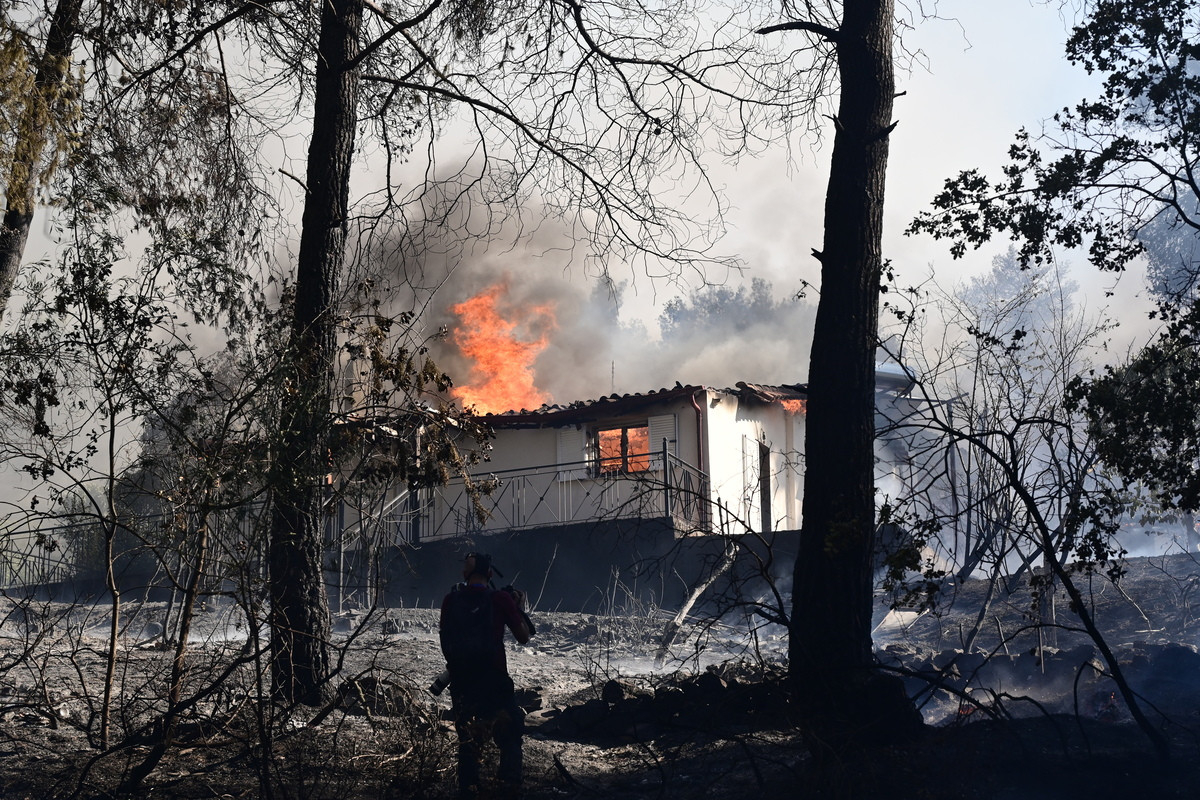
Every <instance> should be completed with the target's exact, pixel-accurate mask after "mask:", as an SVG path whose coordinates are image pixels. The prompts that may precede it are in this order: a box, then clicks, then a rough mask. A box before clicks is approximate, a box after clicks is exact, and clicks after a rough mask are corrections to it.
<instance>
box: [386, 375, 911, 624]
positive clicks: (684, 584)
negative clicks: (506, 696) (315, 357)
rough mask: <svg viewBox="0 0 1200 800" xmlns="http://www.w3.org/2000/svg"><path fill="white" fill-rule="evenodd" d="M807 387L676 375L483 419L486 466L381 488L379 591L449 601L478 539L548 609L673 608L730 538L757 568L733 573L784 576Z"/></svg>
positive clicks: (890, 378) (796, 502)
mask: <svg viewBox="0 0 1200 800" xmlns="http://www.w3.org/2000/svg"><path fill="white" fill-rule="evenodd" d="M906 388H907V379H906V378H905V377H904V375H903V372H902V371H899V372H896V371H891V370H888V369H886V368H881V370H880V373H879V390H880V393H881V394H882V395H886V396H888V397H891V398H895V397H896V396H897V395H898V394H901V393H902V392H903V391H904V389H906ZM806 398H807V392H806V387H805V386H804V385H803V384H788V385H763V384H753V383H745V382H739V383H737V384H736V386H734V387H732V388H724V389H718V388H713V387H708V386H684V385H682V384H678V383H677V384H676V385H675V386H674V387H673V388H662V389H658V390H655V391H648V392H644V393H637V394H624V395H616V394H614V395H609V396H607V397H601V398H599V399H596V400H586V401H581V402H576V403H570V404H567V405H547V406H543V407H542V408H539V409H536V410H533V411H529V410H521V411H512V412H507V413H503V414H494V415H488V416H486V417H484V419H485V421H486V422H487V424H488V425H489V426H490V427H491V428H492V429H493V430H494V431H495V438H494V440H493V442H492V449H491V452H490V454H489V458H488V460H487V461H486V462H485V467H486V469H485V470H481V471H477V472H476V473H475V474H473V475H472V476H470V478H469V479H468V480H454V481H451V482H450V483H449V484H448V485H446V486H442V487H437V488H435V489H425V490H421V491H420V492H416V493H409V492H407V490H405V489H403V488H398V489H397V490H396V492H395V494H394V495H392V496H391V497H389V498H385V499H383V500H381V506H380V509H381V511H384V510H385V509H388V510H386V511H384V513H385V514H387V515H388V525H387V527H388V529H390V530H393V531H395V536H396V540H395V542H394V550H393V552H392V553H391V554H390V557H389V558H387V559H385V566H384V568H383V569H382V570H381V571H380V572H379V576H380V580H381V587H380V588H381V590H382V594H383V597H382V598H380V599H379V601H380V602H384V603H385V604H404V605H413V604H417V605H427V604H431V603H434V602H436V601H438V600H440V598H441V595H442V594H443V593H444V592H445V591H446V588H447V587H448V586H449V584H450V583H452V582H453V580H454V579H455V577H456V573H455V569H456V566H457V562H458V559H459V558H460V557H461V555H463V554H465V553H467V552H470V551H472V550H480V551H485V552H489V553H491V554H492V555H493V556H494V557H495V559H496V563H497V566H498V567H499V569H501V570H502V571H504V579H505V580H506V581H515V582H516V583H518V584H519V585H520V586H522V587H523V588H526V589H527V590H529V591H530V592H531V594H532V596H533V597H534V598H535V600H536V599H538V598H539V597H540V599H541V602H542V605H543V607H551V608H554V607H560V608H563V609H572V610H607V609H605V608H604V606H605V605H608V606H612V605H613V604H614V603H616V602H617V601H625V602H628V603H639V604H652V605H655V606H660V607H661V606H672V605H676V604H677V603H678V602H679V599H680V598H682V597H683V596H685V595H686V594H687V593H688V592H689V591H691V590H692V588H693V587H694V586H696V585H699V584H703V583H704V582H705V581H706V580H707V579H708V577H709V576H711V575H712V574H713V573H714V571H716V570H719V571H721V572H723V573H729V570H730V564H729V563H728V558H727V557H726V554H727V553H728V551H729V542H731V541H736V542H737V543H738V545H739V546H738V548H737V549H738V550H739V552H740V553H741V554H742V555H744V556H745V557H746V558H747V559H748V561H749V563H750V564H751V565H752V570H757V571H758V572H759V573H760V574H758V575H748V576H739V575H737V574H736V572H737V570H733V571H732V573H730V574H729V575H728V576H729V577H731V578H732V579H733V580H734V581H735V582H737V581H740V582H742V583H743V584H744V585H746V586H749V585H750V584H754V583H758V582H763V581H766V580H769V579H776V578H785V577H786V576H788V575H790V573H791V563H792V560H793V559H794V554H795V551H796V545H797V542H796V538H797V536H796V531H798V530H799V528H800V521H801V501H802V488H803V469H804V453H803V448H804V425H805V414H804V411H805V404H806ZM884 402H893V400H885V401H884ZM472 487H474V489H476V490H477V489H483V490H484V491H483V492H482V493H480V492H478V491H474V490H473V489H472ZM767 573H769V574H767ZM761 588H762V587H758V589H756V590H761ZM612 610H616V609H612Z"/></svg>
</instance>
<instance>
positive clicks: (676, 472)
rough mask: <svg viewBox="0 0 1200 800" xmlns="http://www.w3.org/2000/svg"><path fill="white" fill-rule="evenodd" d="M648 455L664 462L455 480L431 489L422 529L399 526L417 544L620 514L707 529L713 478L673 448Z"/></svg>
mask: <svg viewBox="0 0 1200 800" xmlns="http://www.w3.org/2000/svg"><path fill="white" fill-rule="evenodd" d="M644 455H646V456H647V457H648V458H652V459H654V462H655V465H656V466H657V467H658V468H657V469H651V470H647V471H644V472H619V471H607V472H601V471H599V469H598V467H597V464H596V462H595V461H594V460H591V461H577V462H570V463H565V464H546V465H541V466H534V467H524V468H521V469H512V470H499V471H496V472H488V473H477V474H474V475H471V476H470V477H469V478H468V479H466V480H462V479H458V480H454V481H451V482H450V483H449V484H447V485H445V486H441V487H438V488H436V489H433V490H430V491H428V492H427V493H426V498H425V500H424V502H423V503H422V504H421V513H420V516H421V523H420V526H419V528H420V530H419V531H417V532H416V535H413V533H414V532H413V530H412V524H413V521H412V520H405V522H406V523H407V529H406V527H405V526H404V525H398V526H397V534H398V539H399V540H400V541H403V542H408V543H416V542H420V541H431V540H437V539H446V538H451V537H455V536H464V535H469V534H478V533H488V532H499V531H515V530H527V529H530V528H541V527H558V526H564V525H574V524H585V523H589V522H600V521H607V520H619V519H670V520H671V523H672V525H673V526H674V527H675V529H676V530H679V531H686V532H699V531H707V530H708V529H709V527H710V526H711V519H712V514H711V511H710V504H711V498H710V496H709V492H708V477H707V476H706V475H705V474H704V473H702V472H700V471H699V470H698V469H696V468H695V467H694V466H692V465H690V464H688V463H686V462H684V461H682V460H681V459H679V458H677V457H676V456H674V455H672V454H670V453H650V454H644ZM630 460H631V461H634V460H636V457H631V458H630ZM472 486H474V487H482V488H483V489H484V490H485V491H472V488H471V487H472Z"/></svg>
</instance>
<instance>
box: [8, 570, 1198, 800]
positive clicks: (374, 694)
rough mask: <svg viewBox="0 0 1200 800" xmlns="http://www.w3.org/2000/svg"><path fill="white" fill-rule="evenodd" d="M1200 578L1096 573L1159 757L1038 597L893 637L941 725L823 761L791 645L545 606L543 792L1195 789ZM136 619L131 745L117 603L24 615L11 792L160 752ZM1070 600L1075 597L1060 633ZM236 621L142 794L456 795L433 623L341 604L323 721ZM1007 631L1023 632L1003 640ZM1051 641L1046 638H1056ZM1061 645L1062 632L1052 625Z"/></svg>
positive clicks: (217, 617) (539, 735) (960, 611)
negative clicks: (671, 641)
mask: <svg viewBox="0 0 1200 800" xmlns="http://www.w3.org/2000/svg"><path fill="white" fill-rule="evenodd" d="M1198 585H1200V566H1197V564H1196V563H1195V562H1194V561H1193V560H1192V559H1191V558H1190V557H1188V556H1180V557H1175V558H1173V559H1170V560H1164V559H1139V560H1134V561H1133V562H1131V564H1130V571H1129V574H1128V575H1127V576H1126V578H1125V580H1124V581H1123V582H1122V585H1121V589H1120V591H1118V590H1117V589H1116V588H1115V587H1113V586H1111V585H1108V584H1101V583H1099V582H1098V583H1097V584H1096V585H1095V586H1094V588H1095V592H1094V597H1095V608H1096V613H1097V616H1098V617H1099V618H1100V620H1101V622H1102V623H1103V624H1104V625H1105V629H1106V630H1107V631H1109V634H1110V642H1111V644H1112V645H1113V646H1114V648H1116V650H1117V651H1118V654H1119V656H1120V658H1121V662H1122V665H1123V666H1124V667H1125V668H1126V669H1127V670H1128V672H1129V677H1130V680H1131V681H1132V682H1134V683H1135V686H1136V687H1137V689H1138V690H1139V692H1140V693H1141V694H1142V696H1143V697H1144V698H1145V700H1146V703H1147V708H1148V713H1150V715H1151V716H1152V718H1153V719H1154V721H1155V724H1156V725H1159V726H1161V729H1162V730H1163V731H1164V732H1165V733H1166V734H1167V735H1168V736H1169V737H1170V738H1171V741H1172V744H1173V758H1172V760H1171V761H1170V762H1168V763H1165V764H1163V763H1159V762H1158V761H1157V760H1155V758H1154V757H1153V756H1152V755H1151V752H1152V751H1151V749H1150V747H1149V746H1148V745H1147V744H1146V742H1145V741H1144V738H1143V737H1142V736H1141V734H1140V733H1139V732H1138V730H1137V729H1136V727H1134V726H1132V725H1131V724H1130V722H1129V719H1128V714H1127V710H1126V709H1124V708H1123V707H1122V705H1121V704H1120V703H1119V702H1114V701H1113V700H1112V692H1111V687H1110V685H1109V683H1108V679H1107V678H1106V677H1105V675H1104V674H1103V672H1102V671H1097V668H1096V667H1097V666H1099V664H1098V661H1097V660H1096V659H1095V657H1094V652H1093V651H1092V650H1091V649H1090V645H1089V644H1088V643H1086V642H1084V641H1083V640H1082V639H1080V638H1079V635H1078V634H1077V633H1074V632H1072V631H1070V630H1067V629H1062V630H1059V631H1058V644H1057V647H1056V648H1049V647H1046V648H1043V649H1038V638H1037V635H1038V634H1037V631H1036V630H1035V629H1032V628H1029V627H1028V622H1029V615H1028V612H1029V601H1028V598H1027V597H1025V596H1021V595H1017V596H1013V597H1011V598H1006V599H1005V600H1004V601H1003V602H996V603H995V604H994V605H993V607H992V608H991V610H990V612H989V615H988V618H987V624H986V625H985V626H984V631H985V633H983V634H981V635H980V638H979V639H978V640H977V642H976V647H977V648H978V649H979V650H980V651H981V652H983V653H986V654H990V658H986V659H985V658H983V657H981V656H978V655H969V654H968V655H963V654H961V653H960V652H958V651H957V650H956V648H955V645H956V643H957V640H958V637H959V636H960V635H961V631H963V630H964V627H965V626H967V625H968V624H969V623H970V621H971V620H972V619H973V618H974V616H975V615H976V614H977V613H978V610H979V600H980V598H981V597H982V594H981V590H982V587H981V586H978V585H974V584H966V585H964V586H961V587H957V588H956V590H955V591H956V601H955V604H954V609H955V610H953V611H951V612H949V613H941V614H937V615H935V614H926V615H924V616H921V617H919V618H917V619H915V620H912V619H905V620H903V621H904V622H905V623H906V624H905V625H904V626H890V625H885V627H884V628H882V629H881V630H880V631H879V634H878V639H879V644H880V648H881V650H880V652H881V657H882V659H883V660H884V661H885V663H889V664H891V665H893V666H895V667H896V668H897V669H900V670H902V671H904V673H905V674H907V675H908V677H907V679H906V680H907V681H908V685H909V688H910V692H911V693H912V694H913V695H914V696H916V697H917V698H918V700H919V702H920V703H921V705H922V710H923V712H924V714H925V717H926V720H927V722H929V723H930V729H929V732H928V734H927V735H926V736H925V737H924V738H923V739H922V740H920V741H916V742H911V743H906V744H904V745H902V746H895V747H890V748H884V749H882V750H878V751H874V752H871V753H864V754H863V758H861V759H855V760H853V763H847V764H844V765H825V766H824V767H823V768H822V769H821V770H817V769H816V768H815V767H814V765H813V764H812V763H811V759H809V758H808V756H807V753H806V748H805V746H804V743H803V739H802V737H801V736H800V735H799V733H798V731H797V730H796V728H795V726H794V722H793V720H792V719H791V718H790V715H789V713H788V703H787V696H786V692H785V687H784V684H783V682H782V659H783V655H784V653H785V647H784V639H783V638H782V637H781V636H779V635H778V634H779V632H778V631H773V630H770V629H761V630H759V631H758V635H757V636H756V637H754V638H753V639H747V638H746V637H745V636H744V635H742V629H741V628H740V626H737V625H730V624H726V623H730V622H733V620H732V619H730V618H727V619H726V620H725V621H724V622H723V623H721V624H718V625H715V626H711V627H708V628H704V629H694V630H693V631H692V634H691V635H690V636H689V637H687V638H686V639H684V640H681V641H678V642H676V644H675V645H674V647H673V650H672V657H671V659H669V660H668V661H667V663H665V664H664V666H663V667H662V668H659V669H656V668H655V666H654V654H655V650H656V649H657V645H658V641H659V638H660V636H661V633H662V629H663V625H664V624H665V619H663V618H662V616H661V615H658V614H655V613H652V612H648V611H646V610H640V611H639V612H638V613H636V614H629V615H623V616H593V615H581V614H568V613H536V612H535V614H534V618H535V620H536V621H537V623H538V625H539V627H540V629H541V630H540V631H539V635H538V636H537V637H536V638H535V639H534V640H533V642H531V643H530V645H529V646H527V647H513V648H512V649H511V650H510V660H511V668H512V672H513V673H514V675H515V676H516V678H517V683H518V686H519V687H520V688H521V690H522V699H523V703H524V704H525V705H526V706H527V708H528V709H529V712H530V713H529V736H528V738H527V741H526V758H527V765H526V775H527V796H528V797H530V798H570V797H578V798H593V797H611V798H700V797H709V798H742V797H746V796H750V795H753V794H784V795H786V796H794V797H795V796H798V797H818V796H846V797H883V796H888V797H899V798H980V799H981V800H982V799H983V798H1017V797H1020V798H1031V797H1042V798H1051V797H1084V796H1087V797H1117V796H1126V795H1128V794H1131V793H1138V794H1148V793H1150V792H1152V793H1153V794H1154V795H1155V796H1157V797H1193V796H1195V788H1194V787H1195V786H1196V785H1198V782H1200V766H1198V764H1200V759H1197V755H1200V753H1198V752H1197V751H1198V747H1200V737H1198V734H1200V656H1198V655H1197V653H1196V649H1195V644H1196V641H1197V638H1198V634H1200V624H1198V622H1197V617H1198V615H1200V603H1197V604H1196V607H1194V606H1193V603H1196V601H1197V598H1196V597H1195V594H1196V588H1197V586H1198ZM133 610H134V611H135V612H136V613H132V614H130V615H129V616H128V617H126V622H127V624H126V627H125V630H124V634H123V637H122V640H121V648H120V650H119V652H118V660H117V663H116V666H117V671H116V673H115V675H114V677H113V681H114V682H113V685H114V687H115V691H116V694H115V695H114V701H113V709H114V713H113V717H112V735H111V737H110V740H109V743H108V746H107V747H104V746H103V745H102V743H101V742H100V740H99V738H98V737H99V728H98V722H99V719H100V715H101V711H102V706H103V685H104V674H105V666H106V659H105V647H106V638H105V637H106V633H107V629H108V628H107V625H108V620H107V619H106V618H105V614H106V611H105V610H104V609H103V608H87V607H85V606H82V605H71V606H68V605H63V604H56V603H37V602H31V603H16V602H13V601H11V600H10V601H9V602H8V604H7V605H6V610H5V617H4V624H3V628H2V631H3V635H4V638H3V651H2V659H3V660H2V661H0V669H2V672H0V754H2V755H3V756H4V758H3V759H0V781H2V785H3V787H4V790H3V793H2V795H0V796H2V797H3V798H5V800H9V799H10V798H38V800H50V798H60V797H71V796H80V797H115V796H124V795H123V794H122V792H121V791H120V790H119V788H118V787H120V786H121V784H122V781H123V780H124V779H125V778H126V777H127V776H128V774H129V772H130V770H131V769H133V768H134V767H135V765H137V764H138V763H140V762H141V761H143V760H144V759H145V758H146V756H147V754H148V753H150V752H151V748H153V747H154V745H155V744H156V743H158V742H160V741H161V740H162V736H163V726H162V722H161V720H162V711H163V708H164V705H163V704H164V699H163V698H164V696H165V688H164V687H165V685H166V681H167V675H168V672H169V663H170V658H171V651H170V650H169V649H167V648H164V647H163V643H162V641H161V630H162V627H161V622H160V620H161V619H163V617H164V615H165V614H166V613H167V609H166V607H165V606H164V605H162V604H141V605H139V606H137V607H136V608H134V609H133ZM1068 617H1069V611H1067V610H1066V609H1060V612H1059V621H1060V623H1064V624H1065V623H1067V622H1068V619H1067V618H1068ZM239 619H240V617H239V616H238V615H236V614H234V613H232V611H231V609H230V608H228V607H219V606H218V607H209V608H207V609H205V610H204V611H203V612H202V613H201V614H200V615H199V618H198V620H197V622H198V629H199V630H198V632H197V633H196V635H195V646H194V647H193V648H192V649H191V650H190V651H189V654H188V664H189V672H188V677H187V681H186V691H185V693H184V697H185V703H184V706H183V707H182V708H181V713H180V715H179V721H178V723H177V725H176V726H175V728H174V730H173V733H172V740H173V745H172V747H171V748H169V749H168V751H167V753H166V755H165V756H164V758H163V760H162V761H161V762H160V763H159V764H158V765H157V767H156V768H155V769H154V771H153V772H152V774H151V775H150V777H149V778H148V779H147V781H146V782H145V786H144V788H143V789H142V790H140V791H139V792H138V793H137V794H138V795H140V796H146V797H165V798H210V797H211V798H240V797H246V798H253V797H277V798H364V799H365V798H386V797H429V798H438V797H451V796H453V785H454V782H453V733H452V731H451V730H450V729H449V727H448V724H447V723H446V721H445V719H444V717H445V712H446V710H447V708H448V698H447V697H446V696H444V695H443V696H442V697H434V696H433V695H431V694H429V693H428V691H426V689H425V688H424V687H426V686H427V685H428V684H429V683H430V681H431V680H432V678H433V676H434V675H435V674H436V673H437V672H438V671H439V670H440V668H441V661H440V658H439V654H438V649H437V643H436V613H435V612H434V611H433V610H430V609H390V610H388V611H386V612H377V613H375V614H366V613H357V614H346V615H343V616H341V617H339V620H338V622H339V625H338V629H339V643H340V644H341V645H342V646H343V647H342V651H341V652H342V655H343V659H344V660H343V662H342V669H341V671H340V673H339V676H338V685H339V687H340V689H339V692H338V696H337V699H336V700H335V702H333V703H331V704H330V705H329V706H328V707H325V708H320V709H311V708H294V709H281V708H278V707H276V706H274V705H272V704H270V703H266V702H261V700H260V698H259V696H258V694H257V692H258V691H259V682H258V680H257V676H258V675H260V674H262V671H261V667H262V666H263V665H262V664H261V663H260V662H259V660H258V659H257V656H256V653H255V649H254V648H253V647H252V646H251V644H250V643H251V642H252V641H253V639H252V638H251V637H248V636H247V632H246V629H245V625H244V623H243V622H239ZM1001 633H1003V634H1004V637H1003V638H1001ZM1043 633H1044V632H1043ZM1043 641H1044V639H1043Z"/></svg>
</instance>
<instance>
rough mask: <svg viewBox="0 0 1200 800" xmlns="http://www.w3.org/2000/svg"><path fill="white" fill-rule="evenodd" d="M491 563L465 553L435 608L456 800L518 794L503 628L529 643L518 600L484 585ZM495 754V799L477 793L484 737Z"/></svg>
mask: <svg viewBox="0 0 1200 800" xmlns="http://www.w3.org/2000/svg"><path fill="white" fill-rule="evenodd" d="M493 574H498V573H497V571H496V570H495V568H494V567H493V566H492V559H491V556H488V555H485V554H483V553H471V554H470V555H468V556H467V557H466V559H465V560H464V562H463V579H464V580H465V583H462V584H459V585H458V586H456V587H454V589H453V590H452V591H451V592H450V593H449V594H448V595H446V598H445V599H444V600H443V601H442V614H441V624H440V637H441V644H442V654H443V655H444V656H445V657H446V669H447V671H448V672H449V673H450V698H451V700H452V702H453V711H454V729H455V731H456V732H457V733H458V791H459V797H460V798H463V799H464V800H465V799H466V798H483V797H493V796H496V797H504V798H515V797H517V796H518V794H519V792H520V787H521V760H522V755H521V738H522V736H523V735H524V731H525V715H524V712H522V711H521V709H520V708H519V707H518V706H517V700H516V696H515V694H514V692H513V682H512V678H510V677H509V675H508V661H507V658H506V657H505V652H504V629H505V627H507V628H508V629H509V630H510V631H512V634H513V636H514V637H515V638H516V640H517V641H518V642H520V643H521V644H525V643H526V642H528V641H529V639H530V637H531V636H533V633H534V631H533V624H532V623H531V622H530V620H529V616H528V615H527V614H525V612H524V606H525V593H524V592H522V591H520V590H518V589H513V588H511V587H505V588H504V589H501V590H495V589H493V588H492V586H491V579H492V576H493ZM489 737H490V738H491V739H492V740H493V741H495V743H496V747H497V748H498V749H499V750H500V764H499V767H498V769H497V770H496V777H497V779H498V780H499V783H500V792H499V793H498V794H497V795H492V794H487V793H483V792H481V791H480V777H479V761H480V756H481V754H482V751H483V745H484V743H485V742H486V741H487V739H488V738H489Z"/></svg>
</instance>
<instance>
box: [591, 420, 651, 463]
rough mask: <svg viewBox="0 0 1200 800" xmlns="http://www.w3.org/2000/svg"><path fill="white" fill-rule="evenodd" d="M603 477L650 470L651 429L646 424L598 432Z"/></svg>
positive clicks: (597, 441)
mask: <svg viewBox="0 0 1200 800" xmlns="http://www.w3.org/2000/svg"><path fill="white" fill-rule="evenodd" d="M596 451H597V453H598V454H599V459H598V464H599V468H600V474H601V475H611V474H614V473H619V472H647V471H649V469H650V428H649V426H648V425H646V424H645V423H642V424H640V425H626V426H624V427H620V428H602V429H601V430H598V431H596Z"/></svg>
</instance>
